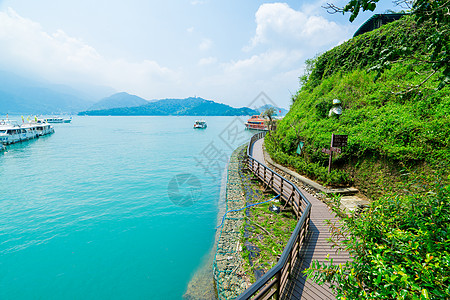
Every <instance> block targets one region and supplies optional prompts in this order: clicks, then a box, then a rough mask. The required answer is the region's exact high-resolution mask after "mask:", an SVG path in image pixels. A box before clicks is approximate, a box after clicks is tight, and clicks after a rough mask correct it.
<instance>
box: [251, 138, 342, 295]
mask: <svg viewBox="0 0 450 300" xmlns="http://www.w3.org/2000/svg"><path fill="white" fill-rule="evenodd" d="M263 142H264V139H259V140H258V141H256V142H255V143H254V145H253V153H252V156H253V158H255V159H257V160H258V161H260V162H261V163H264V164H266V162H265V159H264V152H263V147H262V146H263ZM300 191H301V192H302V193H303V195H304V196H305V197H306V198H307V199H308V201H309V202H310V203H311V205H312V208H311V221H310V233H309V237H308V240H307V244H306V247H305V249H303V251H302V252H303V259H302V260H300V261H299V262H300V263H299V264H298V265H296V266H295V270H294V272H293V274H292V275H293V276H292V279H291V280H290V282H289V283H288V285H287V288H286V291H285V293H284V294H283V298H284V299H312V300H318V299H336V297H335V296H334V295H333V294H332V292H331V290H330V288H329V287H328V286H325V285H322V286H320V285H318V284H317V283H315V282H314V281H312V280H311V279H307V278H306V276H305V275H304V274H303V273H302V271H303V270H305V269H307V268H308V267H309V266H310V264H311V262H312V261H313V260H318V261H319V262H324V261H325V258H326V256H327V254H330V258H333V263H335V264H339V263H345V262H346V261H348V260H349V255H348V253H340V254H338V253H336V251H335V250H334V249H332V248H331V246H330V243H328V241H327V240H326V239H328V238H330V232H329V230H328V226H327V224H326V223H325V220H332V221H336V218H335V217H334V215H333V213H332V212H331V211H330V209H329V208H328V206H327V205H326V204H324V203H323V202H322V201H320V200H318V199H317V198H316V197H314V196H312V195H311V194H309V193H307V192H306V191H305V190H303V189H300ZM300 264H301V265H300Z"/></svg>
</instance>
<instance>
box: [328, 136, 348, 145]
mask: <svg viewBox="0 0 450 300" xmlns="http://www.w3.org/2000/svg"><path fill="white" fill-rule="evenodd" d="M347 139H348V135H342V134H333V135H332V137H331V147H335V148H340V147H345V146H347Z"/></svg>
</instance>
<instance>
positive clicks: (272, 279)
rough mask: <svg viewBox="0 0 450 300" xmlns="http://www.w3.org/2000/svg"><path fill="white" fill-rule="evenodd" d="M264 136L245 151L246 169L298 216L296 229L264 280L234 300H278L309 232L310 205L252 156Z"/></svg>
mask: <svg viewBox="0 0 450 300" xmlns="http://www.w3.org/2000/svg"><path fill="white" fill-rule="evenodd" d="M265 134H266V132H261V133H257V134H255V135H254V136H253V137H252V138H251V140H250V143H249V145H248V147H247V156H248V161H247V164H248V168H249V169H250V170H251V171H252V172H253V173H254V174H255V175H256V176H257V177H258V178H259V179H260V180H261V181H262V182H263V183H264V184H265V185H267V186H268V187H269V188H271V189H272V190H273V191H274V192H275V193H277V194H280V197H281V199H282V200H284V202H285V204H286V205H288V206H290V207H291V208H292V209H293V211H294V213H295V215H296V216H297V220H298V222H297V225H296V226H295V229H294V231H293V232H292V235H291V237H290V239H289V241H288V243H287V245H286V247H285V248H284V251H283V253H282V254H281V257H280V259H279V260H278V263H277V264H276V265H275V266H274V267H273V268H272V269H270V270H269V271H268V272H267V273H266V274H265V275H264V276H263V277H261V278H260V279H259V280H257V281H256V282H255V283H254V284H253V285H251V286H250V287H249V288H248V289H247V290H245V291H244V293H242V294H241V295H240V296H239V297H238V298H237V299H240V300H243V299H271V298H274V299H280V297H281V295H282V294H283V291H284V290H285V288H286V285H287V283H288V279H289V278H290V276H291V274H292V269H293V267H294V266H295V264H296V263H297V260H299V259H301V257H300V253H301V252H300V250H301V248H302V245H303V243H304V242H305V238H306V234H307V232H308V229H309V220H310V212H311V203H309V201H308V200H307V199H306V198H305V196H304V195H303V194H302V192H300V190H299V189H298V188H297V186H296V185H295V184H293V183H292V182H290V181H289V180H287V179H285V178H284V177H283V176H281V175H279V174H278V173H277V172H275V171H273V170H272V169H270V168H268V167H267V166H266V165H264V164H263V163H261V162H259V161H258V160H256V159H254V158H253V156H252V150H253V144H254V143H255V142H256V141H257V140H259V139H261V138H263V137H264V136H265Z"/></svg>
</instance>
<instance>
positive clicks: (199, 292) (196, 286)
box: [183, 162, 229, 300]
mask: <svg viewBox="0 0 450 300" xmlns="http://www.w3.org/2000/svg"><path fill="white" fill-rule="evenodd" d="M228 166H229V162H227V164H226V166H225V168H224V170H223V173H222V176H221V179H220V192H219V199H218V202H217V207H218V212H217V218H216V226H215V227H217V226H219V225H220V222H221V221H222V217H223V215H224V214H225V211H226V196H227V194H226V190H227V174H228ZM219 235H220V230H218V229H216V232H215V234H214V244H213V246H212V247H211V249H210V250H209V251H208V253H207V254H206V255H205V256H204V257H203V259H202V263H201V264H200V266H199V267H198V269H197V270H195V272H194V275H193V276H192V278H191V279H190V280H189V283H188V285H187V288H186V292H185V293H184V295H183V299H186V300H194V299H195V300H197V299H198V300H211V299H217V289H216V284H215V281H214V275H213V261H214V256H215V254H216V249H217V243H218V241H219Z"/></svg>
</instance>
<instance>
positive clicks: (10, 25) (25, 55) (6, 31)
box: [0, 8, 180, 96]
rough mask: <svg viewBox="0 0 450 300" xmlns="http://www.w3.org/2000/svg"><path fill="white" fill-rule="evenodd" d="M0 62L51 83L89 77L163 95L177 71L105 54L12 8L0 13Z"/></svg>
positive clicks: (118, 87) (96, 81)
mask: <svg viewBox="0 0 450 300" xmlns="http://www.w3.org/2000/svg"><path fill="white" fill-rule="evenodd" d="M0 43H1V45H2V47H0V65H2V66H3V67H8V68H10V69H15V70H18V71H23V72H25V73H32V74H35V75H39V76H41V77H44V78H46V79H48V80H53V81H55V82H61V81H66V82H67V81H68V82H83V81H84V82H95V84H98V85H106V86H111V87H114V88H115V89H118V90H127V91H130V92H134V93H148V92H149V91H151V92H153V93H154V94H159V95H161V96H163V93H164V91H166V90H167V89H168V88H169V87H172V86H174V85H175V83H177V82H179V81H180V74H179V72H176V71H174V70H171V69H169V68H166V67H163V66H160V65H159V64H158V63H157V62H155V61H151V60H144V61H140V62H130V61H126V60H121V59H107V58H105V57H103V56H102V55H101V54H100V53H98V52H97V51H96V50H95V49H94V48H93V47H91V46H89V45H87V44H85V43H84V42H83V41H82V40H80V39H77V38H74V37H70V36H68V35H67V34H66V33H65V32H64V31H62V30H58V31H56V32H55V33H53V34H49V33H47V32H45V31H44V30H43V29H42V27H41V26H40V25H39V24H38V23H36V22H33V21H31V20H29V19H26V18H23V17H21V16H19V15H18V14H17V13H16V12H15V11H14V10H13V9H11V8H9V9H8V10H7V11H6V12H0Z"/></svg>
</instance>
